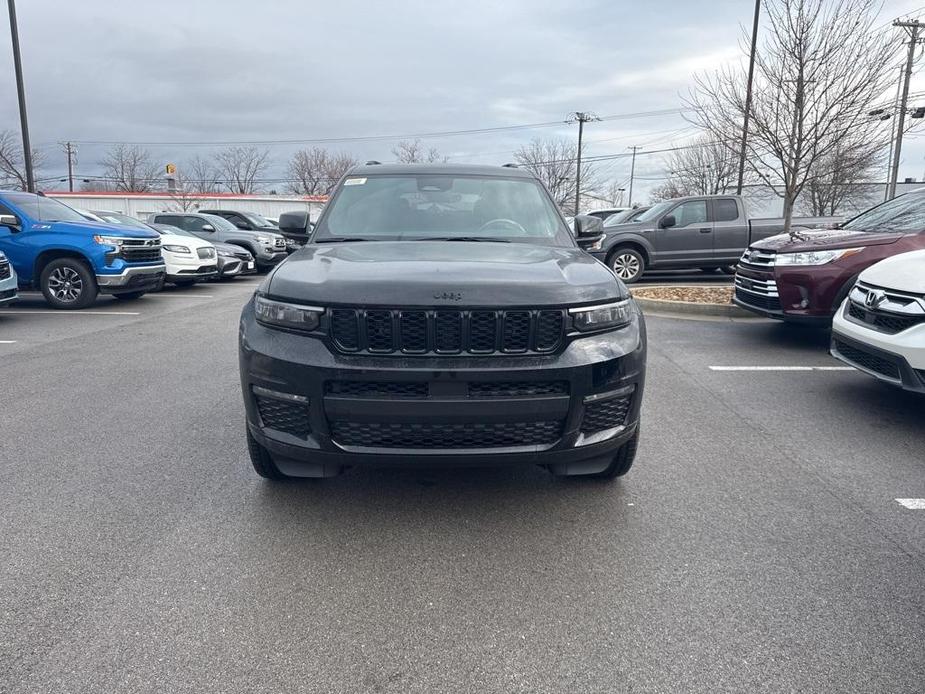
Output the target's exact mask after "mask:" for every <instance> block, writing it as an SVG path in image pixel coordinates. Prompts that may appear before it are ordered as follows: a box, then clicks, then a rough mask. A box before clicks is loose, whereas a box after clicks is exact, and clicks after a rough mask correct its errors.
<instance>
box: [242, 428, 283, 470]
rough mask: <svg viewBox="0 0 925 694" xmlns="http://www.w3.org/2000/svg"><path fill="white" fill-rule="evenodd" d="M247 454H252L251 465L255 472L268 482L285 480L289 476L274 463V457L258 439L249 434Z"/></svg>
mask: <svg viewBox="0 0 925 694" xmlns="http://www.w3.org/2000/svg"><path fill="white" fill-rule="evenodd" d="M247 452H248V454H250V458H251V465H253V466H254V472H256V473H257V474H258V475H260V476H261V477H263V478H264V479H267V480H284V479H287V478H288V475H285V474H283V473H282V472H281V471H280V469H279V468H278V467H276V463H275V462H273V456H272V455H271V454H270V451H268V450H267V449H266V448H264V447H263V446H261V445H260V444H259V443H258V442H257V439H255V438H254V436H253V435H252V434H251V432H250V431H248V432H247Z"/></svg>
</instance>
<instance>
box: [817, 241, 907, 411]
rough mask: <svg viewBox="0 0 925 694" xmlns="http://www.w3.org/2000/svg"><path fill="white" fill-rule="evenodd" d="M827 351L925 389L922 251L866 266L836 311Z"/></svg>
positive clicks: (882, 375) (859, 366) (877, 373)
mask: <svg viewBox="0 0 925 694" xmlns="http://www.w3.org/2000/svg"><path fill="white" fill-rule="evenodd" d="M832 356H834V357H836V358H838V359H841V360H842V361H843V362H845V363H846V364H850V365H851V366H853V367H855V368H857V369H860V370H861V371H865V372H867V373H869V374H870V375H871V376H874V377H876V378H879V379H880V380H881V381H885V382H886V383H890V384H892V385H895V386H900V387H902V388H905V389H906V390H912V391H916V392H919V393H925V250H923V251H912V252H911V253H901V254H899V255H894V256H892V257H891V258H887V259H886V260H881V261H880V262H879V263H877V264H876V265H871V266H870V267H869V268H867V269H866V270H864V272H862V273H861V275H860V277H858V281H857V284H855V285H854V287H853V288H852V289H851V291H850V292H849V293H848V298H846V299H845V302H844V303H843V304H842V305H841V308H839V309H838V311H837V312H836V313H835V318H834V319H833V321H832Z"/></svg>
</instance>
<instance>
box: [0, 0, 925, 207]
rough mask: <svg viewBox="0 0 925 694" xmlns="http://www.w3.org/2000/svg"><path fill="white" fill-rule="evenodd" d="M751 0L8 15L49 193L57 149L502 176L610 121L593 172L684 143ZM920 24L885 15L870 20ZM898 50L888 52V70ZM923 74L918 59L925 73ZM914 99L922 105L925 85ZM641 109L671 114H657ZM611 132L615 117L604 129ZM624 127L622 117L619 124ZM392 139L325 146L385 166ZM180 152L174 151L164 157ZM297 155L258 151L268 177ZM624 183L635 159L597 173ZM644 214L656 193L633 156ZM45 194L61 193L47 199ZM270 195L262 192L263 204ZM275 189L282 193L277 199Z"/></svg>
mask: <svg viewBox="0 0 925 694" xmlns="http://www.w3.org/2000/svg"><path fill="white" fill-rule="evenodd" d="M752 7H753V5H752V3H751V2H750V0H738V1H737V2H733V1H731V0H714V2H710V3H700V2H698V3H694V2H687V1H685V0H662V1H661V2H643V3H640V2H635V1H634V2H627V1H625V0H601V1H598V0H558V1H553V0H503V2H499V1H497V0H467V1H466V2H461V1H460V2H447V1H445V0H443V1H441V0H428V1H426V2H425V1H424V0H402V1H401V2H397V1H388V0H381V1H374V0H340V1H339V2H329V3H320V2H303V1H297V0H262V2H250V1H249V2H243V1H242V0H192V1H191V0H185V1H184V2H180V1H178V0H157V2H146V1H142V0H128V1H125V0H123V1H121V2H118V1H116V0H81V2H67V3H62V2H60V1H59V0H28V1H26V0H20V2H19V7H18V13H19V25H20V34H21V40H22V45H23V61H24V70H25V76H26V86H27V90H28V105H29V114H30V122H31V129H32V140H33V143H34V144H35V146H36V147H37V148H39V149H41V150H42V151H43V153H44V155H45V160H46V163H45V167H44V170H43V171H42V173H41V175H42V176H55V175H57V174H60V173H63V172H64V171H66V163H65V158H64V155H63V152H62V150H61V148H60V146H59V145H58V144H57V143H58V142H59V141H65V140H72V141H75V142H77V143H78V149H79V154H78V161H79V165H78V175H79V174H81V173H83V174H84V175H90V174H97V173H99V166H98V161H99V159H100V158H101V157H102V155H103V153H104V152H105V150H106V145H105V144H103V143H106V142H113V141H127V142H143V143H146V146H147V147H148V149H149V150H150V151H151V152H152V154H153V155H154V156H155V157H156V159H157V160H158V161H163V162H164V163H166V162H168V161H170V162H177V163H180V164H181V165H182V162H183V161H184V160H185V159H187V158H189V157H190V156H192V155H194V154H202V155H208V154H209V153H210V152H213V151H215V150H216V149H217V148H218V147H217V146H216V145H209V144H201V143H214V142H217V141H246V140H250V141H268V140H322V139H330V138H358V137H368V136H402V135H413V134H427V133H436V132H447V131H458V130H474V129H486V128H496V127H506V126H520V125H526V124H537V123H557V124H556V125H552V126H545V127H537V128H521V129H509V130H502V131H498V132H493V133H470V134H465V135H454V136H440V137H427V138H426V139H425V141H426V144H427V145H428V146H433V147H436V148H438V149H439V150H440V151H441V152H442V153H443V154H445V155H447V156H449V157H450V158H451V160H452V161H458V162H482V163H503V162H506V161H510V160H511V153H512V151H513V150H515V149H516V148H517V147H518V146H520V145H521V144H523V143H525V142H527V141H529V140H530V139H531V138H533V137H537V136H542V137H550V136H558V135H561V136H567V137H574V136H575V131H576V127H575V126H571V125H565V124H563V123H561V121H563V120H564V119H565V117H566V116H567V115H568V114H569V113H570V112H573V111H576V110H582V111H591V112H593V113H595V114H597V115H598V116H602V117H605V119H604V120H602V121H601V122H599V123H593V124H590V125H589V126H588V127H587V130H586V142H587V149H586V150H585V151H586V154H587V155H591V156H593V155H608V154H620V153H625V152H626V151H627V148H628V147H629V146H631V145H639V146H642V147H643V148H644V150H645V149H649V150H651V149H664V148H666V147H671V146H673V145H677V144H683V143H684V142H685V141H686V140H687V139H689V138H690V137H691V135H692V133H693V129H692V128H691V127H690V125H689V124H688V123H687V122H686V121H685V120H684V116H683V114H681V113H680V112H678V109H680V107H681V106H682V97H683V96H684V94H685V93H686V92H687V90H688V89H689V87H690V85H691V81H692V80H691V76H692V74H693V73H695V72H697V71H703V70H710V69H713V68H715V67H717V66H719V65H722V64H723V63H725V62H729V61H736V60H739V55H740V49H739V39H740V36H741V31H742V28H741V27H742V25H743V24H746V25H747V24H749V23H750V21H751V12H752ZM909 13H918V14H925V9H923V8H922V7H921V0H917V1H908V0H886V2H885V3H884V4H883V8H882V11H881V13H880V18H879V19H878V22H882V23H883V24H886V23H888V22H889V20H890V19H892V18H893V17H896V16H899V15H906V14H909ZM0 25H2V26H0V43H2V45H3V46H7V48H6V49H4V50H2V51H0V75H2V81H0V86H2V89H3V94H4V98H3V99H2V100H0V129H2V128H13V129H16V128H18V115H17V110H16V92H15V85H14V81H13V69H12V58H11V56H10V51H9V48H8V46H9V31H8V26H7V23H6V20H5V19H4V20H3V21H2V22H0ZM902 51H903V48H902V47H901V46H900V45H899V43H898V40H897V62H899V61H900V60H901V58H902V55H903V53H902ZM922 62H923V63H925V59H923V61H922ZM916 79H917V81H916V82H914V83H913V91H920V92H925V70H923V71H922V72H921V73H920V74H919V75H918V77H917V78H916ZM652 111H662V112H665V111H668V112H667V113H662V114H659V115H652V114H649V115H637V116H633V115H631V114H640V113H643V114H647V113H649V112H652ZM611 116H619V118H608V117H611ZM623 116H626V117H623ZM396 141H397V138H396V139H391V140H387V139H380V140H366V141H357V140H354V141H347V142H343V143H333V144H329V145H325V146H329V147H331V148H335V149H343V150H346V151H349V152H351V153H352V154H354V155H355V156H357V157H358V158H360V159H380V160H382V161H388V160H390V159H394V157H393V155H392V154H391V148H392V147H393V146H394V145H395V142H396ZM157 143H174V144H157ZM299 146H300V145H297V144H285V143H284V144H276V145H272V146H271V156H272V158H273V162H274V165H273V167H272V168H271V169H270V171H269V172H268V173H267V174H266V176H265V177H266V178H267V179H272V178H281V177H283V175H284V170H285V162H286V160H287V159H288V157H289V156H290V155H291V153H292V152H293V151H294V150H295V149H297V148H298V147H299ZM904 154H905V155H906V156H904V163H903V169H902V171H901V175H902V176H915V177H917V178H919V179H920V180H921V179H922V178H923V177H925V137H923V138H921V139H917V138H913V139H911V140H909V142H908V145H907V147H906V148H905V149H904ZM602 173H604V174H605V175H606V176H607V177H608V178H610V179H612V180H618V181H621V182H623V181H625V180H626V179H627V178H628V176H629V160H628V159H615V160H612V161H609V162H607V163H606V165H604V171H603V172H602ZM637 174H638V175H639V179H638V180H637V183H636V186H637V190H638V191H639V194H638V195H637V196H636V198H637V199H642V200H644V199H645V197H646V196H645V191H646V189H647V188H648V187H651V186H652V185H655V184H657V183H658V181H659V179H660V178H661V177H662V176H663V175H664V162H663V160H662V157H661V155H657V154H652V155H645V156H641V157H640V158H639V161H638V165H637ZM52 185H60V184H57V183H54V184H52ZM272 186H273V184H272V182H271V183H270V187H272ZM280 187H281V184H280Z"/></svg>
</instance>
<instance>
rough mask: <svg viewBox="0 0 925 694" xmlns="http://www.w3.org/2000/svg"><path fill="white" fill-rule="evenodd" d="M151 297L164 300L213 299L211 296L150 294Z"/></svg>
mask: <svg viewBox="0 0 925 694" xmlns="http://www.w3.org/2000/svg"><path fill="white" fill-rule="evenodd" d="M152 296H162V297H164V298H165V299H214V298H215V296H213V295H212V294H163V293H159V294H152Z"/></svg>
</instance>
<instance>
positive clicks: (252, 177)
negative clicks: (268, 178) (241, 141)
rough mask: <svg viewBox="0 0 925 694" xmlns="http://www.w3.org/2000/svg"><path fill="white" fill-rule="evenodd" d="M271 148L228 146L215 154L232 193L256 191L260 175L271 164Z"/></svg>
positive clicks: (225, 181) (223, 177) (219, 168)
mask: <svg viewBox="0 0 925 694" xmlns="http://www.w3.org/2000/svg"><path fill="white" fill-rule="evenodd" d="M269 158H270V150H268V149H258V148H257V147H241V146H237V147H228V148H227V149H223V150H222V151H221V152H219V153H218V154H216V155H215V163H216V166H217V168H218V170H219V171H220V172H221V176H222V179H223V180H224V183H225V185H227V186H228V189H229V190H230V191H231V192H232V193H241V194H242V195H243V194H247V193H256V192H257V189H258V188H259V179H260V175H261V174H262V173H263V172H264V171H266V170H267V167H268V166H269V161H268V160H269Z"/></svg>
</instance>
